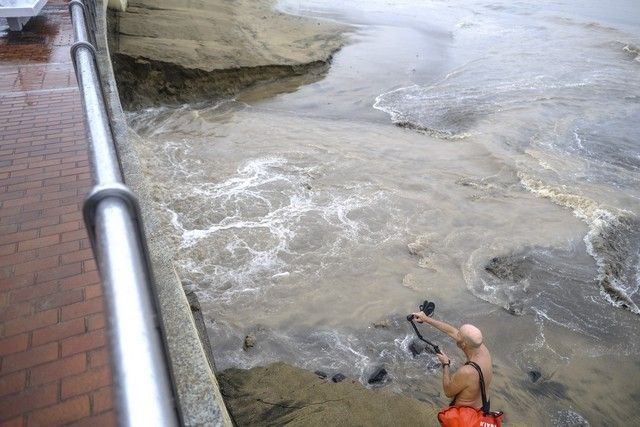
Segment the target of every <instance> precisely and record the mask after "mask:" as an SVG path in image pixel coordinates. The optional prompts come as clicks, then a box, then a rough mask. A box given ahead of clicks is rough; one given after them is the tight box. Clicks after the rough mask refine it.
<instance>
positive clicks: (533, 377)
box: [529, 370, 542, 383]
mask: <svg viewBox="0 0 640 427" xmlns="http://www.w3.org/2000/svg"><path fill="white" fill-rule="evenodd" d="M541 377H542V374H541V373H540V371H536V370H532V371H529V378H530V379H531V382H534V383H535V382H536V381H538V380H539V379H540V378H541Z"/></svg>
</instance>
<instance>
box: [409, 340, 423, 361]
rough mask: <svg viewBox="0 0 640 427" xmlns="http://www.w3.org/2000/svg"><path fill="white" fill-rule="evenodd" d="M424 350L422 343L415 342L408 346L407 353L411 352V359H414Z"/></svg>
mask: <svg viewBox="0 0 640 427" xmlns="http://www.w3.org/2000/svg"><path fill="white" fill-rule="evenodd" d="M426 348H427V346H426V345H425V344H424V343H423V342H422V341H417V340H415V341H413V342H412V343H411V344H409V351H411V354H412V355H413V357H416V356H417V355H419V354H420V353H422V352H423V351H424V350H425V349H426Z"/></svg>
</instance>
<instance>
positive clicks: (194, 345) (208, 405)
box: [96, 0, 233, 426]
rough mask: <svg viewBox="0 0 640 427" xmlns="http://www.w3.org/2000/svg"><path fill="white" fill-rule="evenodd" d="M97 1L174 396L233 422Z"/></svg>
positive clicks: (222, 422) (208, 417)
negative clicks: (146, 172)
mask: <svg viewBox="0 0 640 427" xmlns="http://www.w3.org/2000/svg"><path fill="white" fill-rule="evenodd" d="M100 1H101V2H102V6H103V7H97V8H96V11H97V13H98V16H97V22H96V44H97V46H96V48H97V50H98V52H99V55H98V56H99V59H98V63H99V67H100V74H101V78H102V81H103V87H104V92H105V93H104V97H105V101H106V104H107V110H108V113H109V116H110V122H111V128H112V133H113V138H114V140H115V143H116V149H117V151H118V157H119V159H120V164H121V168H122V171H123V174H124V177H125V181H126V184H127V185H128V186H129V187H130V188H131V189H132V190H133V191H134V192H135V193H136V194H137V196H138V198H139V199H140V205H141V208H142V213H143V217H144V226H145V234H146V237H147V243H148V247H149V251H150V258H151V262H152V265H153V270H154V271H153V272H154V278H155V286H156V297H157V302H158V306H159V310H160V318H161V326H162V329H163V332H164V335H165V338H166V343H165V345H166V349H167V353H168V356H169V362H170V364H171V370H172V379H173V385H174V392H175V395H176V398H177V400H178V401H177V405H176V406H177V407H178V411H179V413H180V416H181V422H182V424H183V425H187V426H195V425H208V426H209V425H210V426H232V425H233V424H232V422H231V419H230V417H229V413H228V411H227V408H226V407H225V404H224V402H223V400H222V395H221V394H220V389H219V386H218V382H217V379H216V377H215V374H214V372H213V370H212V369H211V366H210V365H209V362H208V360H207V355H206V352H205V350H204V348H203V345H202V343H201V341H200V339H199V337H198V332H197V329H196V326H195V324H194V319H193V316H192V313H191V309H190V307H189V302H188V301H187V297H186V296H185V293H184V290H183V288H182V284H181V283H180V280H179V279H178V277H177V275H176V273H175V270H174V268H173V262H172V255H173V250H172V246H171V244H170V243H169V242H168V241H167V239H166V238H165V237H164V236H163V234H162V232H161V229H160V227H159V222H158V218H157V217H156V216H155V215H154V213H153V211H152V209H151V206H152V205H151V202H150V196H149V191H148V189H147V184H146V181H145V177H144V176H143V174H142V172H141V167H140V161H139V158H138V154H137V152H136V150H135V147H133V145H132V144H131V143H130V139H131V138H132V137H134V135H129V129H128V127H127V124H126V120H125V117H124V114H123V111H122V106H121V105H120V99H119V96H118V88H117V86H116V83H115V80H114V76H113V69H112V66H111V59H110V55H109V49H108V44H107V20H106V10H107V0H100Z"/></svg>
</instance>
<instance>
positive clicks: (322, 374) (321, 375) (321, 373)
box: [314, 371, 328, 379]
mask: <svg viewBox="0 0 640 427" xmlns="http://www.w3.org/2000/svg"><path fill="white" fill-rule="evenodd" d="M314 374H316V375H317V376H319V377H320V378H323V379H324V378H327V377H328V375H327V373H326V372H322V371H315V372H314Z"/></svg>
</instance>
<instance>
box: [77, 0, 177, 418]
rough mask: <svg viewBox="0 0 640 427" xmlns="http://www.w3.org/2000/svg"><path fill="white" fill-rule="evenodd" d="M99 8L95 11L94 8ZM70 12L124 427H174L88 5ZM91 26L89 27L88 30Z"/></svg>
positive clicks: (139, 236) (148, 281)
mask: <svg viewBox="0 0 640 427" xmlns="http://www.w3.org/2000/svg"><path fill="white" fill-rule="evenodd" d="M91 6H93V5H91ZM69 11H70V13H71V20H72V23H73V29H74V34H75V40H76V43H75V44H74V46H73V47H72V49H71V56H72V60H73V64H74V68H75V71H76V77H77V80H78V86H79V88H80V92H81V94H82V97H81V98H82V104H83V108H84V114H85V124H86V130H87V139H88V141H89V152H90V161H91V166H92V168H91V169H92V173H93V181H94V185H95V186H94V188H93V190H92V191H91V193H90V194H89V196H88V197H87V199H86V201H85V204H84V207H83V211H84V216H85V225H86V227H87V232H88V233H89V236H90V239H91V244H92V247H93V252H94V254H95V257H96V260H97V264H98V269H99V271H100V276H101V279H102V283H103V286H104V293H105V306H106V310H107V317H108V321H109V343H110V350H111V361H112V365H113V374H114V385H115V387H114V397H115V403H116V405H115V407H116V411H117V414H118V421H119V424H120V425H124V426H141V425H152V426H174V425H177V424H178V411H177V410H176V407H175V401H174V393H173V390H172V385H171V384H172V383H171V381H170V378H169V376H170V371H169V368H168V363H167V357H166V352H165V349H164V345H163V343H164V341H163V339H162V333H161V331H160V325H159V323H160V322H159V321H158V319H157V308H156V301H155V297H154V295H155V294H154V293H153V291H152V289H151V287H152V278H153V274H152V271H151V263H150V262H149V259H148V251H147V249H146V243H145V239H144V234H143V233H142V222H141V220H142V218H141V216H140V213H139V212H140V211H139V208H138V202H137V199H136V197H135V195H134V194H133V193H132V192H131V191H130V190H129V189H128V188H127V187H126V186H125V185H124V184H123V179H122V173H121V171H120V164H119V162H118V157H117V154H116V150H115V145H114V142H113V136H112V134H111V127H110V124H109V119H108V115H107V110H106V107H105V102H104V98H103V92H102V90H101V80H100V77H99V74H98V67H97V58H96V50H95V46H94V45H93V44H92V43H91V40H92V37H91V35H92V33H91V31H90V30H89V31H88V30H87V26H88V22H91V19H94V20H95V17H94V16H87V15H88V12H90V11H88V9H87V6H86V5H85V3H83V2H81V1H79V0H72V1H71V2H70V3H69ZM90 28H91V27H90Z"/></svg>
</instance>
